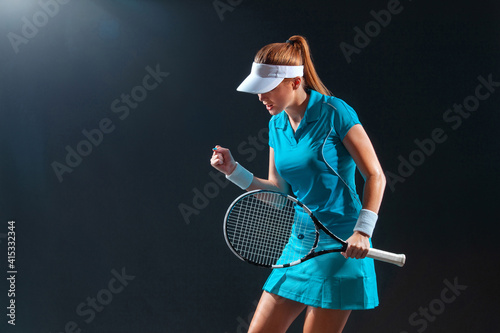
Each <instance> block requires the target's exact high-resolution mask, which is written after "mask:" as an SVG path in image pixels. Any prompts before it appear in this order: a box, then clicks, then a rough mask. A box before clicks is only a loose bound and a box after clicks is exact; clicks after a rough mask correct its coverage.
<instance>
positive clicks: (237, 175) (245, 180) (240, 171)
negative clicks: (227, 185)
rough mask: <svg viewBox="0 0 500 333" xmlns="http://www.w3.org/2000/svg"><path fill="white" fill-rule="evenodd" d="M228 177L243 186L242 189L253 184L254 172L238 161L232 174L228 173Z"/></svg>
mask: <svg viewBox="0 0 500 333" xmlns="http://www.w3.org/2000/svg"><path fill="white" fill-rule="evenodd" d="M226 178H227V179H228V180H230V181H232V182H233V183H234V184H236V185H238V186H239V187H241V189H242V190H246V189H247V188H248V187H249V186H250V184H252V181H253V173H251V172H250V171H248V170H247V169H245V168H244V167H242V166H241V165H240V164H239V163H238V162H236V169H234V171H233V173H232V174H230V175H226Z"/></svg>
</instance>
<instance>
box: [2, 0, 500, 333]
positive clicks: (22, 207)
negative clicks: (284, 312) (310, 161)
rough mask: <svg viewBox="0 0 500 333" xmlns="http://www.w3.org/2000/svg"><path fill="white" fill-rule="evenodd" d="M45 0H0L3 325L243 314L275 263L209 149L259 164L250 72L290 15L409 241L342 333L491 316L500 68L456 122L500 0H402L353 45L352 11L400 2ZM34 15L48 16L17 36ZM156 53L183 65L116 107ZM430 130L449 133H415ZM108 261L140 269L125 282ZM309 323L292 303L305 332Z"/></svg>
mask: <svg viewBox="0 0 500 333" xmlns="http://www.w3.org/2000/svg"><path fill="white" fill-rule="evenodd" d="M42 3H52V7H48V8H51V10H52V14H53V17H52V16H50V17H49V16H48V15H46V16H45V18H48V20H46V22H45V21H43V19H44V17H43V15H42V16H40V15H41V14H40V13H39V12H40V11H41V8H42V7H41V6H40V4H39V3H38V2H37V1H7V0H0V115H1V117H0V241H1V242H0V249H1V251H0V262H1V265H0V268H1V272H0V276H4V278H2V279H1V281H2V282H0V288H1V289H0V295H1V296H0V308H1V309H4V310H2V313H1V316H0V318H2V319H1V322H0V330H1V331H2V332H23V333H24V332H26V333H31V332H44V333H48V332H53V333H55V332H64V331H65V327H66V326H69V327H71V326H72V325H73V326H78V329H81V331H82V332H152V333H153V332H221V333H224V332H228V333H229V332H246V328H247V325H248V322H249V317H251V314H252V312H253V311H254V309H255V302H256V301H257V300H258V298H259V296H260V293H261V286H262V284H263V283H264V281H265V279H266V276H267V274H268V273H269V272H268V271H267V270H265V269H260V268H257V267H254V266H251V265H247V264H245V263H243V262H240V261H239V260H238V259H237V258H235V257H234V256H233V255H232V254H231V253H230V251H229V250H228V249H227V247H226V245H225V242H224V238H223V236H222V219H223V217H224V213H225V209H226V207H227V206H228V205H229V204H230V203H231V201H232V200H233V199H234V198H235V197H236V196H237V195H238V194H240V193H241V190H239V189H238V188H237V187H236V186H234V185H228V184H227V182H226V181H225V180H224V179H223V178H218V177H216V176H215V175H216V173H215V171H213V169H212V168H211V167H210V164H209V159H210V156H211V148H212V147H213V146H214V145H216V144H221V145H224V146H227V147H229V148H231V149H232V151H233V155H234V156H235V158H236V159H237V160H239V161H240V162H241V163H242V164H243V165H245V167H247V168H248V169H250V170H252V171H253V172H254V174H256V175H257V176H261V177H265V176H266V174H267V161H268V160H267V148H266V147H265V142H264V141H263V139H265V128H266V127H267V122H268V119H269V115H268V114H267V112H266V110H265V109H264V108H263V106H262V105H261V104H260V103H259V101H258V99H257V97H256V96H253V95H249V94H242V93H238V92H236V90H235V88H236V87H237V85H238V84H239V83H240V82H241V81H242V80H243V79H244V78H245V76H246V75H247V74H248V72H249V70H250V66H251V62H252V60H253V56H254V54H255V53H256V52H257V50H258V49H259V48H260V47H262V46H263V45H265V44H268V43H271V42H284V41H285V40H286V39H287V38H288V37H289V36H291V35H294V34H301V35H304V36H305V37H306V38H308V40H309V43H310V46H311V49H312V54H313V57H314V60H315V64H316V68H317V71H318V72H319V74H320V76H321V78H322V80H323V81H324V82H325V84H326V85H327V87H328V88H329V89H330V90H332V91H333V93H334V94H335V95H336V96H338V97H339V98H342V99H343V100H345V101H346V102H348V103H349V104H350V105H351V106H352V107H353V108H354V109H355V110H356V111H357V112H358V115H359V117H360V119H361V121H362V123H363V125H364V126H365V128H366V130H367V132H368V133H369V135H370V137H371V139H372V141H373V144H374V146H375V148H376V150H377V153H378V156H379V159H380V161H381V164H382V166H383V168H384V170H385V171H386V175H387V176H388V180H389V184H388V187H387V189H386V194H385V197H384V202H383V205H382V209H381V211H380V219H379V222H378V226H377V229H376V231H375V234H374V238H373V242H374V245H376V247H378V248H382V249H387V250H390V251H395V252H404V253H406V255H407V258H408V260H407V265H406V266H405V267H404V268H398V267H396V266H392V265H387V264H382V263H377V266H376V269H377V273H378V281H379V282H378V284H379V296H380V302H381V304H380V306H379V307H378V308H376V309H374V310H370V311H358V312H354V313H353V314H352V315H351V318H350V320H349V322H348V324H347V327H346V329H345V332H395V333H402V332H408V333H410V332H424V331H425V332H493V331H496V330H498V328H499V327H500V326H499V324H498V320H497V318H496V308H497V297H498V296H499V290H498V283H497V276H498V273H499V269H498V259H499V256H498V243H497V232H498V226H497V225H498V220H499V219H498V212H497V210H498V206H496V202H497V200H496V199H497V198H498V192H497V188H498V185H499V177H498V171H497V169H498V164H499V161H500V158H499V148H500V145H499V140H498V138H497V137H496V133H497V127H498V121H499V115H498V113H499V111H500V110H499V108H498V105H499V102H500V87H498V85H499V83H497V84H496V85H497V87H493V88H491V89H492V91H491V92H490V91H488V90H487V88H479V92H480V93H481V94H482V95H485V94H487V93H489V95H488V97H484V98H483V100H480V101H479V105H478V106H477V105H476V107H474V109H475V111H471V112H467V118H461V122H460V123H458V122H456V120H453V121H451V120H448V121H447V120H446V119H445V118H446V115H447V110H448V109H453V106H454V104H457V105H458V104H462V103H464V100H466V101H468V102H471V101H474V98H473V97H471V96H475V94H476V87H478V85H480V84H481V81H480V79H479V77H483V78H484V79H486V80H488V77H490V79H491V80H492V81H494V82H500V65H499V62H498V59H499V56H500V23H499V18H500V17H499V16H500V15H499V14H500V5H498V3H497V2H496V1H434V2H433V1H423V0H413V1H411V0H402V1H401V2H400V3H399V6H397V7H396V8H397V9H398V13H397V14H392V15H391V20H390V22H389V23H388V24H387V26H386V27H380V25H379V27H380V29H379V30H372V31H371V32H370V33H371V35H372V37H370V40H369V43H367V45H366V46H364V47H360V48H359V52H358V53H353V54H351V55H350V57H346V56H345V55H344V54H343V53H342V50H341V47H340V45H341V43H347V44H350V45H353V46H354V45H355V44H354V43H355V36H356V31H355V30H354V28H355V27H359V28H360V29H362V30H364V29H365V26H366V24H368V26H369V27H370V24H369V22H370V21H374V16H373V15H372V14H371V11H375V12H380V11H381V10H383V9H387V7H388V4H391V3H392V4H397V2H396V1H346V0H342V1H308V2H305V1H284V0H283V1H281V0H280V1H263V0H255V1H247V0H243V1H239V0H233V1H231V2H229V1H228V0H222V1H221V3H224V4H226V5H227V6H230V7H226V9H227V8H230V10H224V9H220V10H219V13H218V12H217V10H216V9H215V7H214V2H213V1H210V0H207V1H162V2H160V1H156V2H154V1H134V0H127V1H125V0H123V1H118V0H116V1H111V0H107V1H78V0H72V1H69V2H68V3H66V4H59V5H58V6H57V7H58V8H56V6H54V3H53V2H51V1H42ZM229 3H232V5H229ZM56 9H57V11H56ZM219 14H220V15H219ZM37 15H38V16H37ZM23 17H24V18H26V19H27V20H29V21H31V22H33V20H34V19H35V20H36V19H38V20H39V21H38V22H39V24H40V25H41V27H39V28H38V32H37V33H36V34H35V35H34V36H31V37H30V38H28V39H26V40H25V41H26V43H21V44H19V45H18V50H17V51H18V52H16V50H15V47H13V44H12V43H11V41H10V39H9V36H11V37H12V36H13V35H12V33H15V34H17V35H19V36H22V28H23V25H25V24H26V23H25V22H26V21H24V20H23ZM371 26H372V27H373V24H372V25H371ZM375 27H376V26H375ZM31 32H32V33H33V31H31ZM9 33H11V34H10V35H9ZM365 42H366V41H365ZM146 67H149V68H151V69H152V70H155V69H158V70H159V71H161V72H163V73H169V74H168V76H167V74H163V75H164V77H163V78H162V79H161V80H162V82H160V83H159V84H158V86H157V87H156V88H155V89H153V90H151V91H148V93H147V96H146V97H145V98H144V100H143V101H142V102H140V103H138V105H137V106H136V107H135V109H130V114H129V115H128V116H127V117H124V119H120V118H119V117H120V116H123V113H121V112H119V113H115V112H113V109H112V107H111V105H112V103H113V101H115V100H116V99H120V98H121V95H122V94H130V93H131V91H132V90H133V89H134V88H135V87H137V86H139V85H142V82H143V78H144V77H145V76H146V75H147V74H148V71H147V70H146ZM150 82H153V81H150ZM136 91H138V90H137V89H136ZM476 100H477V99H476ZM471 103H472V102H471ZM120 105H121V106H123V105H124V104H123V103H122V104H120ZM455 116H456V114H455ZM105 118H108V119H109V121H110V122H111V123H112V125H113V126H114V127H113V131H112V132H111V133H108V134H104V135H103V137H102V139H101V142H100V143H99V144H98V145H97V146H93V148H92V151H91V152H90V153H88V154H87V156H84V157H83V158H82V161H81V162H80V163H79V164H78V165H77V166H75V167H74V168H72V172H71V173H69V172H67V173H63V174H62V181H60V180H59V179H58V177H57V176H56V172H55V171H54V169H53V163H54V162H59V163H61V164H66V162H65V159H66V155H67V151H66V147H67V146H70V147H72V149H77V145H78V144H79V142H81V141H82V140H85V136H84V135H83V134H82V131H83V130H87V131H91V130H93V129H96V128H98V126H99V122H101V121H102V119H105ZM454 119H456V118H454ZM435 129H441V130H442V133H443V136H441V139H442V140H441V141H442V142H440V143H435V144H434V147H433V148H432V149H431V145H427V146H426V147H427V154H424V153H419V152H418V151H419V146H418V145H417V143H416V140H418V141H419V142H427V143H428V142H429V140H430V139H431V138H432V134H431V133H432V132H433V131H434V130H435ZM259 134H260V139H259ZM82 149H84V148H82ZM420 150H421V149H420ZM402 160H405V161H410V160H412V161H413V162H414V164H417V165H416V166H414V167H413V168H412V169H404V167H403V165H404V164H406V162H401V161H402ZM406 167H408V166H407V165H406ZM391 175H392V176H391ZM394 176H397V177H402V178H395V177H394ZM403 180H404V181H403ZM200 193H201V194H200ZM183 212H184V213H183ZM11 220H14V221H15V226H16V228H15V232H16V268H17V271H18V273H17V276H16V297H15V301H16V325H15V326H12V325H9V324H7V320H8V319H9V318H8V317H7V316H6V314H7V311H8V310H7V309H6V307H7V306H8V302H9V300H10V298H9V297H8V296H7V292H8V289H9V285H8V283H7V280H6V277H7V270H8V268H7V239H6V234H7V232H8V229H7V227H8V223H7V222H8V221H11ZM113 270H114V271H115V272H118V273H121V272H125V273H126V275H128V276H129V279H130V280H129V281H128V282H126V283H127V285H126V286H124V287H123V288H122V289H121V291H120V292H117V293H115V294H111V293H109V292H107V293H106V289H108V288H109V283H110V282H112V281H114V280H112V279H113V278H114V275H113V273H112V271H113ZM132 277H133V279H132ZM445 281H448V282H445ZM447 283H451V284H453V283H455V284H458V285H460V286H461V287H460V289H459V290H457V291H456V293H455V294H454V293H453V292H452V291H451V290H449V287H447ZM115 286H116V287H118V286H119V283H118V282H117V283H116V284H115ZM447 288H448V289H447ZM103 295H104V296H103ZM106 295H112V299H108V298H105V297H106ZM442 295H445V298H446V300H448V301H447V302H444V301H443V298H442V297H443V296H442ZM97 296H100V297H101V299H104V300H105V301H106V303H107V304H106V305H105V306H104V307H103V308H102V309H100V310H101V311H99V312H97V311H95V312H94V315H95V316H93V317H90V315H89V314H88V313H87V315H81V314H79V313H78V312H77V310H76V309H77V307H78V306H79V305H80V304H82V303H84V305H85V304H86V303H87V302H88V299H91V298H96V297H97ZM102 297H104V298H102ZM451 298H452V299H453V300H451V301H450V299H451ZM85 309H87V310H88V309H90V307H89V306H88V305H86V306H85ZM426 309H427V310H426ZM425 312H427V315H426V314H425ZM71 322H74V324H72V323H71ZM68 323H69V324H68ZM71 330H73V329H69V330H68V331H71ZM74 331H75V332H78V330H77V329H76V328H75V329H74ZM300 331H301V320H298V321H297V322H296V323H295V324H294V326H293V327H292V328H291V329H290V332H300Z"/></svg>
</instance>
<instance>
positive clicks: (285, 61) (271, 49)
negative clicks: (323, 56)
mask: <svg viewBox="0 0 500 333" xmlns="http://www.w3.org/2000/svg"><path fill="white" fill-rule="evenodd" d="M254 61H255V62H256V63H261V64H268V65H285V66H300V65H304V89H305V90H306V91H307V90H310V89H313V90H316V91H317V92H319V93H320V94H323V95H328V96H333V94H332V93H331V91H330V90H328V89H327V88H326V86H325V85H324V84H323V82H322V81H321V79H320V78H319V76H318V73H317V72H316V69H315V68H314V64H313V61H312V56H311V51H310V49H309V45H308V43H307V40H306V39H305V38H304V37H302V36H298V35H295V36H292V37H290V38H289V39H288V40H287V41H286V42H285V43H272V44H268V45H266V46H264V47H263V48H262V49H260V50H259V52H257V54H256V56H255V59H254Z"/></svg>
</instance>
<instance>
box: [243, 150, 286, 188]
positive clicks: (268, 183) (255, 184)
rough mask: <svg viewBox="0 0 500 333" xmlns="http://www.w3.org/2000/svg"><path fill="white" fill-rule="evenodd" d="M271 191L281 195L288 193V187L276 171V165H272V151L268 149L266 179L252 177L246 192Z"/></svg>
mask: <svg viewBox="0 0 500 333" xmlns="http://www.w3.org/2000/svg"><path fill="white" fill-rule="evenodd" d="M258 189H259V190H260V189H262V190H271V191H278V192H283V193H288V190H289V186H288V184H287V183H286V181H285V180H284V179H283V178H281V176H280V174H279V173H278V170H276V164H275V163H274V149H273V148H271V147H269V174H268V179H262V178H257V177H253V181H252V184H250V187H248V189H247V190H249V191H251V190H258Z"/></svg>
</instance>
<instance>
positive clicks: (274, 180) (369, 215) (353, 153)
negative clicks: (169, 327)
mask: <svg viewBox="0 0 500 333" xmlns="http://www.w3.org/2000/svg"><path fill="white" fill-rule="evenodd" d="M237 90H238V91H242V92H247V93H252V94H257V95H258V97H259V101H261V102H262V103H263V104H264V105H265V107H266V109H267V111H268V112H269V113H270V114H271V116H272V117H271V120H270V122H269V146H270V148H269V175H268V179H262V178H257V177H254V176H253V174H252V173H251V172H249V171H248V170H246V169H245V168H244V167H243V166H241V165H240V164H239V163H237V162H236V161H235V160H234V158H233V157H232V155H231V152H230V151H229V150H228V149H227V148H224V147H221V146H216V147H215V148H214V151H213V155H212V158H211V165H212V166H213V167H214V168H216V169H217V170H219V171H221V172H223V173H224V174H226V177H227V178H228V179H229V180H231V181H232V182H233V183H235V184H236V185H238V186H240V187H241V188H242V189H245V190H255V189H267V190H274V191H280V192H284V193H288V192H289V191H290V190H291V191H292V192H293V194H294V195H295V196H296V197H297V199H298V200H300V201H302V202H303V203H304V204H305V205H306V206H308V207H309V208H311V210H313V213H314V214H315V215H316V216H317V217H318V219H319V220H320V221H322V222H323V223H324V224H325V225H326V227H327V228H328V229H330V230H332V231H334V233H335V234H336V235H338V236H339V237H340V238H343V239H347V242H348V243H349V246H348V248H347V250H346V251H345V252H344V253H342V254H340V253H331V254H327V255H323V256H320V257H317V258H314V259H311V260H308V261H306V262H304V263H302V264H300V265H297V266H293V267H289V268H281V269H274V270H273V271H272V273H271V275H270V276H269V278H268V280H267V282H266V283H265V285H264V287H263V290H264V291H263V294H262V297H261V299H260V302H259V304H258V306H257V309H256V311H255V315H254V317H253V319H252V322H251V324H250V328H249V332H272V333H278V332H285V331H286V330H287V328H288V327H289V326H290V325H291V323H292V322H293V321H294V320H295V319H296V318H297V316H298V315H299V314H300V313H301V312H302V311H303V310H304V309H305V310H306V314H305V322H304V332H314V333H318V332H342V330H343V328H344V326H345V324H346V322H347V319H348V317H349V315H350V313H351V311H352V310H358V309H372V308H374V307H376V306H377V305H378V295H377V283H376V275H375V269H374V264H373V260H372V259H369V258H365V256H366V254H367V252H368V249H369V248H370V246H371V242H370V237H371V236H372V233H373V229H374V228H375V224H376V221H377V218H378V215H377V214H378V210H379V207H380V204H381V201H382V196H383V193H384V188H385V177H384V173H383V171H382V168H381V166H380V163H379V161H378V159H377V156H376V154H375V151H374V149H373V146H372V144H371V142H370V139H369V138H368V136H367V134H366V132H365V130H364V129H363V127H362V126H361V124H360V122H359V119H358V116H357V114H356V112H355V111H354V110H353V109H352V108H351V107H350V106H349V105H348V104H346V103H345V102H344V101H343V100H341V99H339V98H336V97H333V96H332V94H331V92H330V91H329V90H328V89H327V88H326V87H325V86H324V85H323V83H322V82H321V80H320V78H319V77H318V75H317V73H316V70H315V69H314V65H313V63H312V58H311V55H310V51H309V46H308V44H307V41H306V39H305V38H304V37H302V36H292V37H290V39H289V40H287V41H286V42H285V43H273V44H269V45H266V46H264V47H263V48H262V49H261V50H259V52H258V53H257V55H256V56H255V59H254V63H253V65H252V70H251V73H250V75H249V76H248V77H247V78H246V79H245V80H244V81H243V82H242V83H241V85H240V86H239V87H238V89H237ZM356 167H357V168H358V169H359V170H360V172H361V174H362V175H363V177H364V179H365V184H364V190H363V196H362V200H360V199H359V197H358V195H357V194H356V187H355V171H356ZM328 238H329V237H325V238H324V239H322V241H321V242H320V246H319V247H322V248H328V246H329V243H328ZM331 242H332V243H333V242H334V241H333V240H331ZM319 247H318V249H317V250H321V248H319ZM362 258H365V259H363V260H356V259H362Z"/></svg>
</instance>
